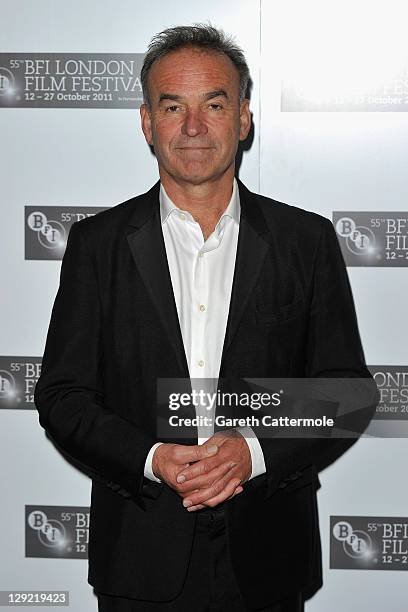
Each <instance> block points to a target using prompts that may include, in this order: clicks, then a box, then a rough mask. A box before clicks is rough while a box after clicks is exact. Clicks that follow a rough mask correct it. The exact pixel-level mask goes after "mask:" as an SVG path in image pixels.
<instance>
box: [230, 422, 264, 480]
mask: <svg viewBox="0 0 408 612" xmlns="http://www.w3.org/2000/svg"><path fill="white" fill-rule="evenodd" d="M236 430H237V431H239V433H240V434H241V435H242V436H244V438H245V440H246V443H247V444H248V447H249V452H250V453H251V460H252V473H251V476H250V477H249V480H251V479H252V478H255V476H259V475H260V474H264V473H265V472H266V465H265V460H264V454H263V451H262V447H261V445H260V443H259V440H258V438H257V437H256V435H255V433H254V431H253V429H252V427H236Z"/></svg>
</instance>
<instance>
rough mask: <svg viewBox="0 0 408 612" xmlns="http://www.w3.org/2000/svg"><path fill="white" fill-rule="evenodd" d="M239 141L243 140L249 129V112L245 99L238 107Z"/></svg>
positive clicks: (247, 102) (247, 101)
mask: <svg viewBox="0 0 408 612" xmlns="http://www.w3.org/2000/svg"><path fill="white" fill-rule="evenodd" d="M239 126H240V127H239V139H240V140H245V138H246V137H247V136H248V134H249V130H250V129H251V111H250V110H249V100H248V99H247V98H245V100H243V101H242V102H241V103H240V107H239Z"/></svg>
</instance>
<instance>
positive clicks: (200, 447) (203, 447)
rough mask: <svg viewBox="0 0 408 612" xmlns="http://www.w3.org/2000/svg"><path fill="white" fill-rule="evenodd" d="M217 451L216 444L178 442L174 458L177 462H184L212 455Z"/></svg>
mask: <svg viewBox="0 0 408 612" xmlns="http://www.w3.org/2000/svg"><path fill="white" fill-rule="evenodd" d="M217 451H218V446H217V445H216V444H193V445H188V444H177V445H175V448H174V458H175V462H176V463H181V464H184V463H190V462H192V461H200V460H201V459H206V458H207V457H212V456H213V455H215V454H216V453H217Z"/></svg>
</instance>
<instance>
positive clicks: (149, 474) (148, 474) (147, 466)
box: [144, 442, 164, 482]
mask: <svg viewBox="0 0 408 612" xmlns="http://www.w3.org/2000/svg"><path fill="white" fill-rule="evenodd" d="M160 444H164V442H156V443H155V444H153V446H152V448H151V449H150V450H149V452H148V454H147V457H146V461H145V467H144V475H145V476H146V478H149V479H150V480H154V481H155V482H161V480H160V478H157V476H155V475H154V473H153V468H152V461H153V455H154V451H155V450H156V448H158V447H159V446H160Z"/></svg>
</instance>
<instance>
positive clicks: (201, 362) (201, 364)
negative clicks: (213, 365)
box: [198, 359, 204, 368]
mask: <svg viewBox="0 0 408 612" xmlns="http://www.w3.org/2000/svg"><path fill="white" fill-rule="evenodd" d="M198 365H199V366H200V368H202V367H203V365H204V361H203V360H202V359H200V361H199V362H198Z"/></svg>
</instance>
